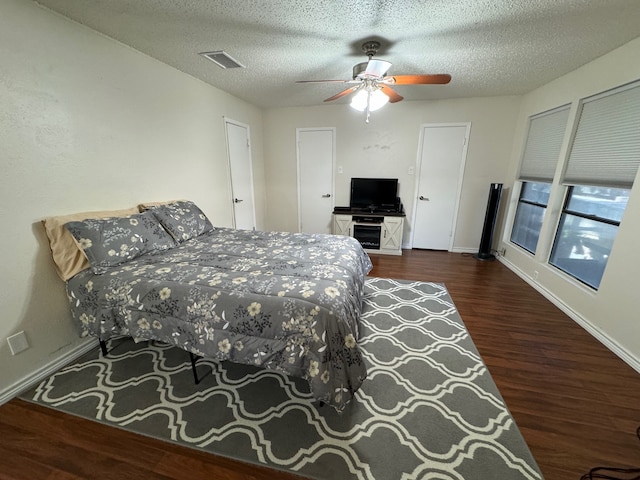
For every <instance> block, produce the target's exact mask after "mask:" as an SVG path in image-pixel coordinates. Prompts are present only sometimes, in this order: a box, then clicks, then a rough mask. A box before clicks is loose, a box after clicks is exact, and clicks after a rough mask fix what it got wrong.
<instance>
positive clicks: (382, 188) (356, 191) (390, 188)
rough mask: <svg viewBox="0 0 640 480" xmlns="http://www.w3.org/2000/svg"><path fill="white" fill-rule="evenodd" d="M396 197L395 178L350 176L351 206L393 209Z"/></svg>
mask: <svg viewBox="0 0 640 480" xmlns="http://www.w3.org/2000/svg"><path fill="white" fill-rule="evenodd" d="M397 197H398V179H397V178H352V179H351V199H350V201H349V206H350V207H351V208H364V209H371V210H376V209H377V210H393V209H395V208H396V198H397Z"/></svg>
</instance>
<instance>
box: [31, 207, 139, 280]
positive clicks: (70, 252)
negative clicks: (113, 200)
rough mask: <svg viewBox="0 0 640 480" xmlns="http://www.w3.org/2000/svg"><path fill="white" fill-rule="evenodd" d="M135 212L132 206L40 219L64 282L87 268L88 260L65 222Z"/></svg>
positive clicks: (58, 271) (59, 274)
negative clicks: (123, 208) (122, 208)
mask: <svg viewBox="0 0 640 480" xmlns="http://www.w3.org/2000/svg"><path fill="white" fill-rule="evenodd" d="M135 213H138V209H137V208H135V207H134V208H128V209H125V210H108V211H100V212H81V213H73V214H70V215H60V216H57V217H48V218H45V219H44V220H42V225H43V226H44V230H45V232H46V234H47V238H48V239H49V247H50V248H51V254H52V256H53V262H54V264H55V268H56V273H57V274H58V276H59V277H60V278H61V279H62V280H64V281H65V282H66V281H67V280H69V279H70V278H71V277H73V276H74V275H76V274H78V273H80V272H82V271H83V270H86V269H87V268H89V260H88V259H87V257H86V255H85V254H84V252H83V251H82V249H80V248H79V247H78V244H77V243H76V241H75V240H74V238H73V236H72V235H71V233H70V232H69V230H67V229H66V228H65V226H64V225H65V223H68V222H73V221H78V220H85V219H87V218H107V217H124V216H126V215H132V214H135Z"/></svg>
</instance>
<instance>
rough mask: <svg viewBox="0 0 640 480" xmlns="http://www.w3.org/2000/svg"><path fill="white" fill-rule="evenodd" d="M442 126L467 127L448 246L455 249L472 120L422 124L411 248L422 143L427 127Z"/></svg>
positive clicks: (414, 217)
mask: <svg viewBox="0 0 640 480" xmlns="http://www.w3.org/2000/svg"><path fill="white" fill-rule="evenodd" d="M440 127H465V128H466V132H465V141H464V146H463V148H462V160H461V161H460V169H459V171H458V185H457V192H456V200H455V206H454V209H453V219H452V223H451V240H450V241H449V245H448V248H447V251H448V252H451V251H452V250H453V244H454V242H455V236H456V228H457V224H458V213H459V210H460V197H461V195H462V183H463V181H464V170H465V165H466V162H467V152H468V149H469V140H470V138H471V122H452V123H423V124H421V125H420V135H419V136H418V153H417V158H416V170H415V171H416V177H415V178H416V179H415V182H414V183H415V185H414V192H413V213H412V215H411V241H410V248H413V240H414V236H415V225H416V216H417V214H418V200H417V199H418V195H419V193H420V177H421V173H422V171H421V169H422V153H423V152H422V145H423V141H424V131H425V129H427V128H440Z"/></svg>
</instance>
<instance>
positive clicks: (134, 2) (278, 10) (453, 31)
mask: <svg viewBox="0 0 640 480" xmlns="http://www.w3.org/2000/svg"><path fill="white" fill-rule="evenodd" d="M37 3H39V4H40V5H42V6H44V7H46V8H49V9H51V10H53V11H56V12H59V13H60V14H62V15H64V16H67V17H69V18H71V19H73V20H75V21H77V22H79V23H81V24H84V25H86V26H88V27H90V28H92V29H94V30H97V31H98V32H101V33H103V34H105V35H107V36H109V37H112V38H114V39H116V40H118V41H120V42H122V43H124V44H126V45H129V46H131V47H133V48H135V49H137V50H139V51H141V52H144V53H145V54H147V55H149V56H151V57H154V58H157V59H158V60H160V61H162V62H164V63H167V64H169V65H172V66H173V67H175V68H177V69H178V70H181V71H183V72H185V73H188V74H190V75H192V76H194V77H196V78H199V79H201V80H203V81H205V82H207V83H209V84H211V85H214V86H215V87H218V88H220V89H221V90H224V91H226V92H228V93H231V94H232V95H235V96H237V97H239V98H242V99H244V100H246V101H248V102H250V103H252V104H255V105H259V106H262V107H276V106H298V105H319V104H322V103H323V100H324V99H325V98H327V97H330V96H332V95H333V94H335V93H337V92H339V91H341V90H343V89H344V88H345V87H344V86H343V85H341V84H296V83H295V81H296V80H315V79H350V77H351V71H352V67H353V65H354V64H356V63H359V62H362V61H366V60H367V57H366V56H365V55H364V53H363V52H362V49H361V44H362V43H363V42H364V41H365V40H369V39H377V40H379V41H380V42H381V43H382V48H381V50H380V51H379V52H378V55H377V58H382V59H385V60H388V61H390V62H392V63H393V66H392V67H391V69H390V71H389V74H397V75H400V74H410V73H449V74H451V76H452V77H453V79H452V81H451V83H450V84H449V85H411V86H398V87H396V89H397V91H398V92H399V93H400V94H401V95H402V96H404V97H405V100H427V99H439V98H456V97H477V96H493V95H514V94H516V95H517V94H523V93H526V92H529V91H531V90H533V89H535V88H536V87H538V86H540V85H543V84H545V83H547V82H549V81H551V80H553V79H555V78H557V77H560V76H562V75H563V74H565V73H567V72H570V71H571V70H574V69H576V68H577V67H579V66H581V65H583V64H585V63H587V62H589V61H591V60H593V59H594V58H596V57H599V56H601V55H603V54H605V53H607V52H609V51H611V50H613V49H615V48H617V47H619V46H620V45H623V44H624V43H627V42H628V41H630V40H632V39H634V38H636V37H638V36H640V0H422V1H417V0H414V1H392V0H348V1H345V0H340V1H337V0H38V2H37ZM213 50H225V51H226V52H227V53H229V54H230V55H231V56H232V57H233V58H235V59H236V60H238V61H239V62H240V63H242V64H243V65H245V66H246V67H247V68H244V69H228V70H224V69H221V68H220V67H218V66H217V65H215V64H214V63H212V62H211V61H209V60H207V59H205V58H203V57H202V56H200V55H198V54H199V53H201V52H209V51H213ZM345 102H346V98H345V99H341V100H338V103H345Z"/></svg>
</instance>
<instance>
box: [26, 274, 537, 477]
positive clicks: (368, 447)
mask: <svg viewBox="0 0 640 480" xmlns="http://www.w3.org/2000/svg"><path fill="white" fill-rule="evenodd" d="M362 324H363V331H362V332H361V333H362V334H361V340H360V345H361V346H362V349H363V351H364V353H365V358H366V361H367V362H368V365H367V366H368V378H367V380H366V381H365V383H364V384H363V386H362V388H361V389H360V391H359V392H358V394H357V396H356V401H354V402H351V404H350V405H349V406H348V407H347V409H346V410H345V411H344V412H343V413H342V414H341V415H340V414H337V413H336V412H335V411H334V410H333V409H332V408H330V407H327V406H323V407H318V406H317V405H316V404H314V403H312V401H311V395H310V394H309V389H308V386H307V384H306V382H304V381H302V380H299V379H292V378H289V377H286V376H284V375H282V374H279V373H278V372H272V371H267V370H259V369H257V368H254V367H250V366H244V365H234V364H231V363H228V362H224V363H217V362H214V361H209V360H206V359H203V360H200V361H199V362H198V372H199V375H200V376H201V377H202V381H201V382H200V384H198V385H195V384H194V381H193V376H192V372H191V366H190V363H189V356H188V354H187V353H186V352H184V351H182V350H179V349H177V348H175V347H169V346H166V345H162V344H154V343H146V342H145V343H140V344H135V343H134V342H132V341H130V340H129V339H118V340H115V341H113V342H112V344H111V345H110V348H111V351H110V353H109V356H108V357H107V358H103V357H102V355H101V354H100V353H99V349H97V348H96V350H95V351H92V352H90V353H88V354H86V355H85V356H83V357H82V358H80V359H79V360H78V361H76V362H75V363H74V364H72V365H70V366H68V367H66V368H64V369H63V370H61V371H60V372H58V373H56V374H55V375H53V376H52V377H50V378H49V379H47V380H45V381H43V382H42V383H41V384H40V385H38V386H37V387H35V388H34V389H32V390H30V391H29V392H27V393H26V394H24V395H23V396H22V398H24V399H26V400H30V401H35V402H38V403H41V404H44V405H47V406H50V407H53V408H57V409H60V410H63V411H66V412H69V413H72V414H75V415H80V416H83V417H87V418H90V419H95V420H97V421H101V422H104V423H107V424H111V425H115V426H119V427H121V428H125V429H127V430H132V431H135V432H139V433H143V434H145V435H151V436H154V437H157V438H161V439H164V440H167V441H173V442H177V443H180V444H183V445H187V446H191V447H195V448H200V449H203V450H206V451H209V452H212V453H215V454H218V455H224V456H228V457H233V458H236V459H240V460H243V461H246V462H254V463H259V464H263V465H268V466H271V467H274V468H278V469H283V470H290V471H293V472H295V473H297V474H300V475H303V476H306V477H309V478H315V479H323V480H329V479H331V480H344V479H361V480H365V479H366V480H370V479H377V480H392V479H393V480H395V479H447V480H448V479H456V480H470V479H482V480H487V479H501V480H510V479H541V478H542V475H541V474H540V471H539V469H538V467H537V465H536V463H535V461H534V459H533V457H532V456H531V453H530V451H529V449H528V447H527V445H526V443H525V442H524V440H523V438H522V436H521V434H520V432H519V430H518V427H517V426H516V424H515V422H514V420H513V418H512V417H511V415H510V413H509V411H508V410H507V408H506V406H505V404H504V401H503V400H502V397H501V396H500V394H499V392H498V390H497V388H496V386H495V383H494V382H493V380H492V379H491V376H490V375H489V372H488V371H487V368H486V367H485V365H484V363H483V362H482V360H481V358H480V356H479V354H478V352H477V350H476V348H475V346H474V344H473V342H472V341H471V338H470V337H469V334H468V332H467V330H466V328H465V326H464V324H463V322H462V320H461V318H460V316H459V315H458V313H457V311H456V308H455V306H454V305H453V302H452V300H451V297H450V296H449V294H448V292H447V290H446V288H445V287H444V285H442V284H435V283H425V282H409V281H398V280H390V279H380V278H369V279H367V283H366V297H365V307H364V314H363V317H362Z"/></svg>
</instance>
